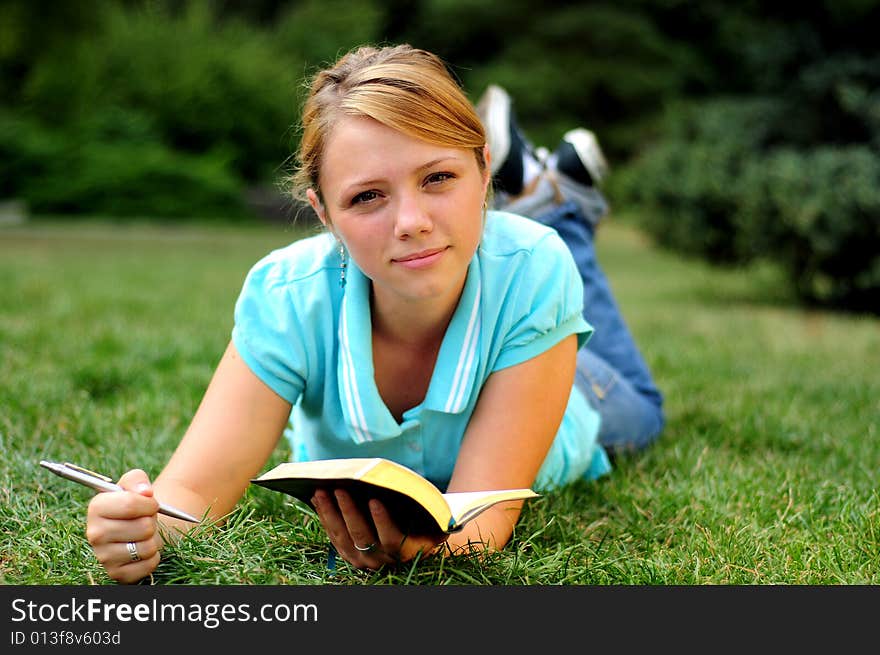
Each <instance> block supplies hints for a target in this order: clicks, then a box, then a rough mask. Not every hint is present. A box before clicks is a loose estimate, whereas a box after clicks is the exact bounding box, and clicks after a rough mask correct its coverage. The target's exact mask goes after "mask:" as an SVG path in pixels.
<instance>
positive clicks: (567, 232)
mask: <svg viewBox="0 0 880 655" xmlns="http://www.w3.org/2000/svg"><path fill="white" fill-rule="evenodd" d="M582 191H583V196H584V197H583V198H582V199H581V202H574V201H573V200H565V201H563V202H562V203H560V204H553V205H552V206H549V207H548V206H544V207H540V206H537V205H536V206H535V207H534V208H533V209H534V210H535V211H536V213H535V214H532V217H533V218H534V219H535V220H537V221H539V222H541V223H544V224H546V225H549V226H550V227H553V228H554V229H555V230H556V231H557V232H558V233H559V235H560V236H561V237H562V239H563V240H564V241H565V243H566V245H568V248H569V250H570V251H571V254H572V256H573V257H574V260H575V263H576V264H577V267H578V271H579V272H580V274H581V279H582V280H583V283H584V318H586V320H587V322H589V323H590V325H592V326H593V328H594V329H595V332H594V333H593V336H592V337H591V338H590V340H589V341H588V342H587V345H586V346H585V347H584V348H582V349H581V351H580V352H579V353H578V369H577V379H576V383H577V385H578V386H579V388H581V390H583V391H584V393H585V395H586V396H587V399H588V400H589V401H590V404H592V405H593V407H595V408H596V409H597V411H599V413H600V415H601V416H602V423H601V428H600V433H599V440H600V442H601V443H602V445H603V446H605V447H606V448H608V449H609V450H610V451H611V452H620V451H624V450H640V449H642V448H644V447H646V446H648V445H649V444H650V443H652V442H653V441H654V440H655V439H656V438H657V437H658V436H659V435H660V432H661V430H662V429H663V425H664V416H663V395H662V393H661V392H660V390H659V389H658V388H657V385H656V384H655V382H654V379H653V377H652V375H651V372H650V370H649V368H648V365H647V364H646V363H645V360H644V358H643V357H642V355H641V352H640V351H639V349H638V346H637V345H636V343H635V340H634V339H633V336H632V333H631V332H630V330H629V328H628V327H627V325H626V322H625V321H624V319H623V316H622V314H621V312H620V308H619V306H618V305H617V302H616V301H615V299H614V295H613V293H612V291H611V286H610V284H609V282H608V279H607V278H606V276H605V274H604V272H603V271H602V269H601V268H600V266H599V263H598V261H597V259H596V251H595V247H594V243H593V237H594V234H595V224H596V223H597V222H598V220H599V218H601V214H602V213H604V211H605V210H606V208H607V205H606V204H605V201H604V198H603V197H602V195H601V194H600V193H599V191H598V190H597V189H595V188H590V189H584V190H582ZM584 207H591V208H593V211H594V213H593V214H591V215H584V212H583V208H584ZM505 209H507V208H505ZM600 212H601V213H600Z"/></svg>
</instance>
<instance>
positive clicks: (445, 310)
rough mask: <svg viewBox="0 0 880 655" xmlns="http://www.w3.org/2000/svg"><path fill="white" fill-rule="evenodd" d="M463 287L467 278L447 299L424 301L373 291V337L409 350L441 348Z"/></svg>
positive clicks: (371, 298) (371, 306)
mask: <svg viewBox="0 0 880 655" xmlns="http://www.w3.org/2000/svg"><path fill="white" fill-rule="evenodd" d="M463 288H464V280H462V285H461V287H460V288H459V289H458V290H457V292H456V293H455V294H453V295H450V296H449V297H448V298H445V299H436V298H435V299H431V300H425V301H421V302H414V301H404V300H397V299H389V298H385V297H383V298H377V294H376V293H375V290H373V291H372V292H371V295H370V309H371V316H372V329H373V335H374V338H381V339H382V340H383V341H384V342H385V343H398V344H400V346H401V347H402V348H406V349H414V350H422V349H427V350H431V349H435V348H439V346H440V343H441V342H442V341H443V337H444V335H445V334H446V328H447V327H449V322H450V321H451V320H452V315H453V314H454V313H455V310H456V308H457V307H458V301H459V299H460V298H461V291H462V289H463Z"/></svg>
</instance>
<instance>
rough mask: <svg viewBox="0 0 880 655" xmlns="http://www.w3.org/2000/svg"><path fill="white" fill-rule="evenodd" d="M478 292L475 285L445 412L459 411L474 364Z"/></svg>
mask: <svg viewBox="0 0 880 655" xmlns="http://www.w3.org/2000/svg"><path fill="white" fill-rule="evenodd" d="M480 294H481V289H480V287H477V294H476V297H475V298H474V305H473V307H472V308H471V316H470V318H469V319H468V326H467V331H466V332H465V335H464V343H463V344H462V349H461V355H460V356H459V358H458V365H457V366H456V367H455V377H454V378H453V379H452V389H451V390H450V393H449V399H448V400H447V401H446V410H445V411H447V412H452V411H455V412H458V411H461V407H460V405H461V403H462V400H463V396H464V392H465V388H466V387H467V381H468V379H469V378H470V372H471V367H472V366H473V364H474V355H475V354H476V351H477V337H478V335H479V330H478V329H476V327H477V323H478V321H477V318H478V317H479V315H480Z"/></svg>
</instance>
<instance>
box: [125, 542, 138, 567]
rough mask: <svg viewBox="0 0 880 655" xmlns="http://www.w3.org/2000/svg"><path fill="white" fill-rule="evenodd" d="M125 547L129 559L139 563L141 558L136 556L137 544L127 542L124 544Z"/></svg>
mask: <svg viewBox="0 0 880 655" xmlns="http://www.w3.org/2000/svg"><path fill="white" fill-rule="evenodd" d="M125 547H126V548H128V556H129V557H130V558H131V561H132V562H140V561H141V556H140V555H138V547H137V544H136V543H134V542H133V541H129V542H128V543H127V544H125Z"/></svg>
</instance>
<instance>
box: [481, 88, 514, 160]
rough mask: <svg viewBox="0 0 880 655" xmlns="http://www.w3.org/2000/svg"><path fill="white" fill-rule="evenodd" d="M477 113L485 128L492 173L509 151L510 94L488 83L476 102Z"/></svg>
mask: <svg viewBox="0 0 880 655" xmlns="http://www.w3.org/2000/svg"><path fill="white" fill-rule="evenodd" d="M477 114H479V116H480V119H481V120H482V121H483V128H484V129H485V130H486V141H487V142H488V144H489V154H490V155H491V158H492V161H491V164H490V166H489V170H490V171H491V173H492V174H493V175H494V174H495V173H497V172H498V169H500V168H501V164H503V163H504V160H505V159H507V155H508V154H509V153H510V96H509V95H507V93H506V92H505V91H504V89H502V88H501V87H499V86H496V85H494V84H490V85H489V87H488V88H487V89H486V91H485V92H484V93H483V96H482V97H481V98H480V101H479V102H478V103H477Z"/></svg>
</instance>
